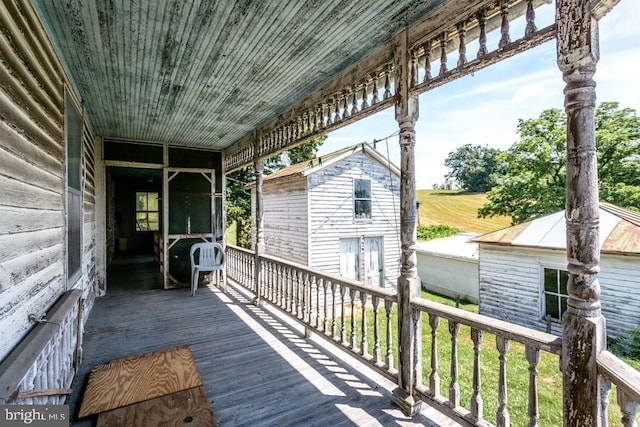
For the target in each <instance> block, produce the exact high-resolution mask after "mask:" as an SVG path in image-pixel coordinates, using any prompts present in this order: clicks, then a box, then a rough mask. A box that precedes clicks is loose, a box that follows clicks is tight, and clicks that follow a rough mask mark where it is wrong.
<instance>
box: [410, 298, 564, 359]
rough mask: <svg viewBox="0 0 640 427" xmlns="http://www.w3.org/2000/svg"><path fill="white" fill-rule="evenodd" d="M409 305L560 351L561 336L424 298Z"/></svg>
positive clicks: (510, 337)
mask: <svg viewBox="0 0 640 427" xmlns="http://www.w3.org/2000/svg"><path fill="white" fill-rule="evenodd" d="M411 305H412V306H413V307H414V308H416V309H418V310H421V311H426V312H427V313H433V314H435V315H437V316H439V317H443V318H445V319H448V320H453V321H454V322H458V323H461V324H463V325H468V326H471V327H472V328H475V329H480V330H483V331H486V332H489V333H492V334H495V335H498V336H501V337H504V338H506V339H508V340H511V341H517V342H521V343H523V344H529V345H533V346H535V347H537V348H540V349H541V350H544V351H547V352H549V353H553V354H558V355H559V354H560V353H561V352H562V338H561V337H558V336H555V335H551V334H546V333H544V332H538V331H535V330H533V329H529V328H525V327H524V326H519V325H514V324H513V323H509V322H505V321H502V320H497V319H494V318H492V317H488V316H484V315H482V314H477V313H471V312H469V311H465V310H461V309H458V308H455V307H450V306H448V305H444V304H439V303H437V302H433V301H429V300H426V299H424V298H415V299H412V300H411Z"/></svg>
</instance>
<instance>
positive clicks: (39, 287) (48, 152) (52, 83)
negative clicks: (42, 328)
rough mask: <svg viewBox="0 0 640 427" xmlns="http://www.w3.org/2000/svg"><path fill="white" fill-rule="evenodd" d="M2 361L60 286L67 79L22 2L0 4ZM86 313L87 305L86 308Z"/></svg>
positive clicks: (90, 215) (90, 220) (89, 178)
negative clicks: (32, 318) (65, 91)
mask: <svg viewBox="0 0 640 427" xmlns="http://www.w3.org/2000/svg"><path fill="white" fill-rule="evenodd" d="M0 56H1V57H2V61H0V188H2V191H1V192H0V218H2V220H0V360H1V359H3V358H5V357H6V355H7V354H8V353H9V351H10V350H11V349H12V348H13V347H14V346H15V345H16V344H17V343H18V342H19V341H20V340H21V339H22V338H23V337H24V336H25V335H26V334H27V332H28V331H29V330H30V329H31V328H32V327H33V326H34V323H33V322H31V321H29V319H28V317H29V315H30V314H33V315H35V316H36V317H39V316H42V315H43V314H44V313H45V312H46V311H47V309H49V308H50V307H51V306H52V305H53V303H54V302H55V301H56V300H57V299H58V298H59V297H60V296H61V295H62V294H63V293H64V292H65V291H66V287H67V284H66V275H65V264H66V257H65V241H66V232H65V147H64V87H65V82H66V77H65V74H64V71H63V69H62V67H61V65H60V62H59V60H58V58H57V56H56V54H55V52H54V50H53V48H52V46H51V44H50V42H49V39H48V37H47V36H46V33H45V30H44V29H43V27H42V25H41V23H40V21H39V20H38V18H37V15H36V14H35V12H34V10H33V7H32V5H31V3H30V2H28V1H27V0H14V1H5V2H2V3H1V5H0ZM92 146H93V143H92V138H91V135H90V132H89V131H88V129H86V131H85V134H84V150H85V153H84V161H83V165H84V168H85V169H84V170H83V177H84V178H85V181H84V184H83V185H84V193H83V195H84V210H85V212H84V221H85V223H84V228H83V233H84V234H83V239H84V250H85V253H86V254H83V264H82V268H83V273H84V275H83V277H82V278H81V279H80V280H79V281H78V284H77V286H78V287H81V288H82V289H83V291H84V296H85V298H86V299H87V303H88V306H89V307H90V304H91V302H92V301H93V296H92V291H93V288H94V284H93V283H92V275H93V271H94V262H95V254H94V247H95V239H94V235H95V215H94V205H95V200H94V197H93V195H94V191H95V189H94V184H93V174H94V170H93V156H94V153H93V150H92ZM85 313H88V310H85Z"/></svg>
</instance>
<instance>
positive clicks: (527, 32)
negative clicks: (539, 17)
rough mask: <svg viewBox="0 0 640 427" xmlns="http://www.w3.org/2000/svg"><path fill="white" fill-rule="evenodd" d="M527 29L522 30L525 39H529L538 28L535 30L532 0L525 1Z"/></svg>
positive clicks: (534, 13)
mask: <svg viewBox="0 0 640 427" xmlns="http://www.w3.org/2000/svg"><path fill="white" fill-rule="evenodd" d="M526 18H527V27H526V28H525V30H524V35H525V37H530V36H531V35H532V34H533V33H535V32H536V31H537V30H538V28H536V12H535V9H534V8H533V0H527V14H526Z"/></svg>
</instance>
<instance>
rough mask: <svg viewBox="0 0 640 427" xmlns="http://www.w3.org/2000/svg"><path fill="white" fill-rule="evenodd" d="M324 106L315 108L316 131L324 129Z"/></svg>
mask: <svg viewBox="0 0 640 427" xmlns="http://www.w3.org/2000/svg"><path fill="white" fill-rule="evenodd" d="M326 108H327V106H326V104H322V105H320V106H318V107H316V130H320V129H324V111H325V109H326Z"/></svg>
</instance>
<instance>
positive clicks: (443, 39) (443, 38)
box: [440, 32, 447, 75]
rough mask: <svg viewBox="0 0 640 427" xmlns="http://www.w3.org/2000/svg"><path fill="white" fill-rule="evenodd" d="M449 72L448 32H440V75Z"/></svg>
mask: <svg viewBox="0 0 640 427" xmlns="http://www.w3.org/2000/svg"><path fill="white" fill-rule="evenodd" d="M446 72H447V33H446V32H444V33H442V34H440V75H443V74H444V73H446Z"/></svg>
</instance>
